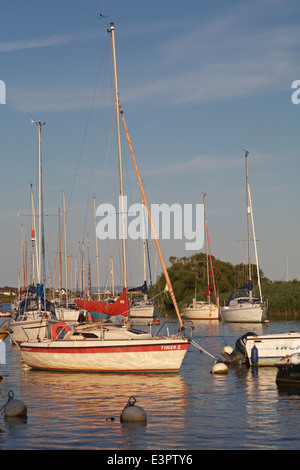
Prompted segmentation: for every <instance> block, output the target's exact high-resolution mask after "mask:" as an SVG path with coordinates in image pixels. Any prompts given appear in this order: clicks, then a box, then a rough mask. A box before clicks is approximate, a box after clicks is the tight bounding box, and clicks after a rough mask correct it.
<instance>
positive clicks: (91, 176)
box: [82, 73, 105, 239]
mask: <svg viewBox="0 0 300 470" xmlns="http://www.w3.org/2000/svg"><path fill="white" fill-rule="evenodd" d="M104 82H105V73H104V77H103V81H102V89H101V90H102V91H101V98H100V103H102V102H103V91H104ZM98 83H99V77H98V79H97V88H98ZM94 95H95V93H94ZM101 110H102V107H101V105H100V106H99V111H98V120H97V126H96V138H95V142H94V152H93V157H92V166H91V173H90V184H89V190H88V197H87V202H86V210H85V218H84V224H83V234H82V239H84V234H85V230H86V221H87V214H88V206H89V202H90V196H91V188H92V182H93V176H94V165H95V156H96V147H97V143H98V139H99V127H100V116H101Z"/></svg>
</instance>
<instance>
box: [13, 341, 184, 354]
mask: <svg viewBox="0 0 300 470" xmlns="http://www.w3.org/2000/svg"><path fill="white" fill-rule="evenodd" d="M188 347H189V343H184V344H168V345H166V344H159V345H155V346H152V345H149V346H139V345H136V346H98V347H94V348H91V347H84V346H82V347H76V348H68V347H65V348H59V347H53V348H49V347H40V346H37V347H35V346H30V347H28V346H21V351H28V352H35V353H48V354H51V353H56V354H57V353H58V354H72V353H73V354H74V353H76V354H78V353H79V354H95V353H102V354H105V353H128V352H149V351H158V352H162V351H166V352H169V351H185V350H187V349H188Z"/></svg>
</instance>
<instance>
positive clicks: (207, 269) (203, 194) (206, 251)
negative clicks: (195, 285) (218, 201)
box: [202, 193, 210, 303]
mask: <svg viewBox="0 0 300 470" xmlns="http://www.w3.org/2000/svg"><path fill="white" fill-rule="evenodd" d="M205 196H206V193H202V197H203V209H204V225H205V254H206V276H207V286H209V267H208V250H207V236H206V232H207V222H206V212H205ZM207 302H208V303H209V302H210V295H209V294H208V296H207Z"/></svg>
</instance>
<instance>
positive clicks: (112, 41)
mask: <svg viewBox="0 0 300 470" xmlns="http://www.w3.org/2000/svg"><path fill="white" fill-rule="evenodd" d="M108 32H109V33H110V34H111V45H112V57H113V70H114V84H115V104H116V122H117V138H118V156H119V178H120V201H121V223H122V254H123V287H126V288H127V267H126V243H125V214H124V198H123V196H124V191H123V171H122V151H121V135H120V115H119V108H120V103H119V91H118V77H117V61H116V44H115V28H114V24H113V23H110V30H108Z"/></svg>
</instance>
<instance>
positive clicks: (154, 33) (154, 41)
mask: <svg viewBox="0 0 300 470" xmlns="http://www.w3.org/2000/svg"><path fill="white" fill-rule="evenodd" d="M299 10H300V7H299V2H298V0H259V1H258V0H257V1H256V0H247V1H244V2H240V1H233V0H231V1H224V0H222V1H221V0H215V1H211V2H204V1H196V0H186V1H185V2H184V3H182V2H178V1H177V0H172V1H170V0H163V1H161V0H160V1H158V0H153V1H152V2H142V1H137V0H127V1H125V0H110V1H105V0H102V1H96V0H72V1H71V0H64V1H63V2H62V1H58V0H53V1H52V2H44V3H43V2H42V3H41V2H37V1H34V0H28V1H27V2H23V1H21V0H15V1H13V2H6V4H5V6H2V8H1V17H0V31H1V32H0V80H2V81H4V82H5V84H6V104H5V105H2V104H1V105H0V121H1V141H0V155H1V186H0V195H1V199H0V218H1V247H0V262H1V270H0V285H7V284H8V285H16V284H17V277H18V269H19V267H20V263H21V224H22V223H23V225H24V231H25V234H28V233H29V217H28V216H26V215H19V216H18V214H28V213H29V184H30V183H32V184H33V187H34V194H35V195H36V188H37V129H36V126H34V125H33V124H31V123H30V119H34V120H36V121H37V120H41V121H45V122H46V125H45V126H44V127H43V130H42V132H43V136H42V138H43V144H42V145H43V152H42V153H43V180H44V205H45V212H46V214H47V215H48V216H47V217H46V236H47V259H48V265H51V266H52V271H53V270H54V266H53V263H54V261H53V260H54V259H56V270H57V266H58V264H57V254H56V252H57V246H58V241H57V233H58V232H57V231H58V229H57V226H58V223H57V216H56V215H57V211H58V206H60V207H61V208H62V192H64V194H65V198H66V202H67V209H68V210H67V233H68V255H69V256H72V258H73V260H74V259H75V257H77V256H78V243H79V240H81V239H82V236H83V234H84V233H86V232H87V233H89V239H90V254H91V258H92V269H93V279H95V274H94V270H95V258H94V235H93V224H92V204H93V201H92V195H95V198H96V201H97V205H98V204H99V203H100V202H110V201H109V200H108V199H109V197H110V193H111V189H112V188H113V186H114V179H113V171H112V170H111V168H112V165H111V164H110V163H108V157H107V155H108V147H112V143H111V142H110V141H109V138H108V139H107V140H106V141H104V138H103V137H102V132H104V133H105V132H106V134H107V135H109V134H110V127H111V122H110V121H111V110H110V106H108V104H109V100H110V98H109V95H108V98H107V97H106V98H104V96H102V74H103V73H104V70H106V69H105V67H106V68H107V70H106V74H107V77H109V76H110V70H109V68H110V66H109V65H108V66H107V65H105V64H107V63H106V62H105V59H104V57H105V51H106V49H107V41H108V34H107V32H106V29H107V26H108V25H109V22H111V21H112V22H114V24H115V30H116V47H117V63H118V78H119V92H120V99H121V104H122V106H123V109H124V112H125V117H126V122H127V126H128V128H129V132H130V136H131V140H132V143H133V147H134V151H135V155H136V157H137V160H138V163H139V167H140V171H141V174H142V178H143V180H144V183H145V189H146V194H147V196H148V200H149V203H160V202H167V203H169V204H173V203H180V204H183V203H191V204H196V203H201V202H202V193H203V192H205V193H206V194H207V196H206V210H207V221H208V228H209V234H210V243H211V249H212V253H213V254H214V255H215V256H216V257H217V258H220V259H222V260H225V261H230V262H232V263H238V262H241V261H243V260H245V257H246V245H245V244H244V243H242V244H241V243H240V242H239V241H238V240H239V239H241V238H245V235H241V223H242V216H243V214H244V202H245V199H244V196H243V191H244V151H243V149H247V150H248V151H249V179H250V186H251V194H252V204H253V210H254V220H255V230H256V236H257V239H258V240H259V241H258V252H259V261H260V266H261V268H262V270H263V272H264V273H265V275H266V276H267V277H269V278H271V279H283V278H284V277H285V275H286V261H287V257H288V275H289V279H293V278H298V279H300V268H299V267H300V254H299V251H300V250H299V240H300V222H299V201H300V194H299V193H300V190H299V175H300V171H299V170H300V163H299V148H300V145H299V144H300V137H299V135H300V133H299V121H300V105H294V104H293V103H292V101H291V96H292V92H293V90H292V89H291V85H292V82H293V81H294V80H299V79H300V65H299V64H300V61H299V40H300V14H299ZM100 12H101V13H102V14H105V15H107V16H108V18H107V19H102V20H99V19H98V18H97V16H98V14H99V13H100ZM98 77H99V79H98V88H97V91H96V94H95V95H94V92H95V89H96V84H97V78H98ZM108 81H109V79H108ZM100 102H101V103H102V108H101V113H100V114H99V112H98V110H97V109H96V106H94V107H92V106H93V104H94V105H95V103H97V104H99V103H100ZM102 109H104V110H105V111H107V116H108V117H107V119H106V120H102ZM100 131H101V132H100ZM126 158H127V157H126V156H125V159H126ZM129 158H130V155H129V156H128V162H129ZM126 165H127V162H125V167H126ZM128 165H130V163H128ZM27 238H28V237H27ZM28 243H29V242H28ZM162 248H163V251H164V254H165V258H166V260H167V259H168V258H169V256H171V255H175V256H179V257H181V256H190V255H191V254H192V253H191V252H187V251H185V250H184V243H183V242H182V241H163V242H162ZM28 249H29V245H28ZM109 250H110V247H109V246H107V245H103V246H101V256H103V258H102V272H101V276H102V279H104V278H105V276H106V274H105V272H107V264H108V260H109V257H110V253H109ZM241 252H243V253H244V255H243V257H242V258H241V254H240V253H241ZM153 256H154V255H153ZM130 260H133V256H132V257H129V263H130ZM135 263H136V264H137V261H133V265H134V264H135ZM117 264H118V261H117V259H116V260H115V265H117ZM133 270H134V267H132V268H130V269H129V271H130V272H131V271H133ZM116 273H117V268H116ZM116 276H118V274H116ZM137 277H138V275H137V274H134V275H133V278H137ZM116 282H117V283H118V279H117V280H116ZM134 282H135V280H134V279H129V283H130V284H131V283H134ZM94 284H95V282H94Z"/></svg>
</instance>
